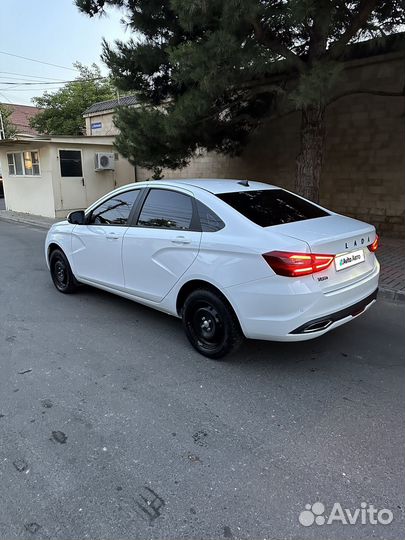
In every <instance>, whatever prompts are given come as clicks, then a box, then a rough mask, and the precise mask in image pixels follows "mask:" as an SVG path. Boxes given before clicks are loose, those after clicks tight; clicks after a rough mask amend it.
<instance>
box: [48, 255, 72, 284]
mask: <svg viewBox="0 0 405 540" xmlns="http://www.w3.org/2000/svg"><path fill="white" fill-rule="evenodd" d="M49 266H50V270H51V276H52V281H53V284H54V285H55V287H56V288H57V289H58V291H59V292H61V293H64V294H71V293H73V292H75V291H76V290H77V288H78V283H77V281H76V279H75V276H74V275H73V272H72V269H71V268H70V264H69V261H68V260H67V257H66V255H65V254H64V253H63V251H62V250H60V249H55V250H54V251H52V253H51V256H50V258H49Z"/></svg>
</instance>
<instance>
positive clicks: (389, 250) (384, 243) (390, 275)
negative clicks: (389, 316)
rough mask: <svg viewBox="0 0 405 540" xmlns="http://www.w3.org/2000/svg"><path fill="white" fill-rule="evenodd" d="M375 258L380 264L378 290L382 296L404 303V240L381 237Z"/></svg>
mask: <svg viewBox="0 0 405 540" xmlns="http://www.w3.org/2000/svg"><path fill="white" fill-rule="evenodd" d="M377 257H378V260H379V261H380V264H381V276H380V290H381V292H382V294H383V296H384V297H386V298H389V299H391V300H396V301H400V302H405V240H404V239H403V238H402V239H401V238H384V237H381V242H380V246H379V248H378V251H377Z"/></svg>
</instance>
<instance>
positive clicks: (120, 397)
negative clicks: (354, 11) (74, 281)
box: [0, 221, 405, 540]
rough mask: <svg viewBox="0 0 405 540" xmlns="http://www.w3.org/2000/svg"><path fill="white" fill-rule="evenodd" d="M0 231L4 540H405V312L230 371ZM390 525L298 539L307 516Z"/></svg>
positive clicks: (152, 318) (256, 350) (305, 533)
mask: <svg viewBox="0 0 405 540" xmlns="http://www.w3.org/2000/svg"><path fill="white" fill-rule="evenodd" d="M44 238H45V232H44V231H43V230H39V229H35V228H29V227H26V226H23V225H17V224H11V223H5V222H1V221H0V310H1V311H0V313H1V325H0V362H1V372H0V373H1V376H0V538H4V539H6V538H7V539H8V540H9V539H14V538H52V539H53V538H58V539H59V538H60V539H73V538H74V539H76V538H77V539H84V538H91V539H101V538H102V539H115V538H117V539H118V538H120V539H121V538H122V539H124V538H125V539H130V538H137V539H146V538H170V539H176V538H193V539H194V538H204V539H205V538H206V539H213V538H249V539H259V538H260V539H262V538H267V539H271V538H280V539H290V538H304V539H305V538H319V539H321V538H322V539H323V540H324V539H328V538H333V539H342V540H343V539H345V540H348V539H351V538H358V539H360V538H361V539H364V538H387V539H388V538H390V539H391V538H392V539H395V540H398V539H400V538H404V520H403V511H404V510H403V509H404V486H405V482H404V480H405V478H404V456H403V453H404V412H405V407H404V389H405V385H404V308H403V307H401V306H398V305H395V304H389V303H384V302H383V301H379V302H378V304H377V305H376V306H374V308H373V309H371V310H369V311H368V312H367V313H366V314H365V315H364V316H363V317H361V318H359V319H357V320H356V321H354V322H353V323H351V324H348V325H345V326H344V327H341V328H339V329H337V330H335V331H334V332H332V333H330V334H329V335H327V336H324V337H322V338H320V339H318V340H316V341H312V342H304V343H301V344H299V343H296V344H274V343H273V344H272V343H265V342H247V343H246V344H245V345H244V346H243V347H242V349H241V350H240V351H239V352H238V353H237V354H236V355H235V356H234V357H232V358H231V359H230V360H229V361H227V362H215V361H209V360H207V359H205V358H203V357H202V356H199V355H198V354H197V353H195V352H194V351H193V350H192V349H191V347H190V346H189V345H188V343H187V341H186V339H185V337H184V335H183V331H182V328H181V324H180V321H178V320H176V319H174V318H171V317H168V316H166V315H163V314H160V313H158V312H156V311H153V310H150V309H147V308H145V307H142V306H139V305H137V304H134V303H132V302H130V301H127V300H124V299H121V298H118V297H115V296H112V295H109V294H106V293H103V292H100V291H97V290H96V289H91V288H83V289H82V290H81V291H80V292H79V293H78V294H75V295H71V296H66V295H61V294H60V293H58V292H57V291H56V289H54V287H53V285H52V283H51V280H50V277H49V275H48V271H47V269H46V267H45V261H44V257H43V242H44ZM316 501H319V502H322V503H323V504H324V505H325V507H326V511H325V515H330V510H331V508H332V505H333V504H334V503H335V502H339V503H341V505H342V507H344V508H349V509H351V510H352V511H354V510H355V509H356V508H360V505H361V503H362V502H366V503H367V504H373V505H374V506H375V507H377V508H378V509H382V508H387V509H390V510H391V511H392V512H393V516H394V519H393V521H392V523H391V524H389V525H381V524H377V525H370V524H364V525H362V524H360V523H357V524H356V525H350V524H347V525H344V524H342V523H339V522H338V523H336V522H335V523H333V524H329V525H328V524H324V525H316V524H313V525H312V526H309V527H304V526H303V525H301V524H300V522H299V520H298V516H299V514H300V513H301V511H303V510H304V509H305V505H306V504H308V503H314V502H316Z"/></svg>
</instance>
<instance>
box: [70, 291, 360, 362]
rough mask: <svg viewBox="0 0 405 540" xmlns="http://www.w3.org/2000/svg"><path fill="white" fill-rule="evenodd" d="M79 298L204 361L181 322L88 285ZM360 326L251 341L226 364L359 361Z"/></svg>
mask: <svg viewBox="0 0 405 540" xmlns="http://www.w3.org/2000/svg"><path fill="white" fill-rule="evenodd" d="M79 295H81V296H82V298H83V300H85V301H89V300H91V301H93V300H94V301H96V302H102V303H103V304H105V303H108V304H110V311H109V312H110V315H111V316H113V314H114V313H115V316H116V317H117V319H121V318H122V317H124V318H125V320H126V321H128V320H131V319H132V320H134V321H137V322H139V323H140V325H141V326H140V328H143V327H145V326H150V327H151V328H152V330H153V332H156V335H157V336H160V337H162V336H163V337H164V336H168V338H169V339H170V340H171V342H172V343H173V342H174V343H175V344H176V345H177V346H179V352H181V351H184V352H187V353H191V354H192V356H193V357H195V358H196V360H197V361H198V360H201V359H202V357H201V355H200V354H198V353H197V352H194V350H193V349H192V347H191V345H189V343H188V341H187V339H186V337H185V336H184V332H183V329H182V324H181V321H180V319H177V318H175V317H172V316H170V315H167V314H165V313H162V312H160V311H158V310H155V309H152V308H149V307H147V306H144V305H142V304H139V303H136V302H133V301H131V300H128V299H126V298H123V297H120V296H115V295H113V294H110V293H108V292H105V291H103V290H101V289H96V288H94V287H87V286H84V287H83V288H82V289H81V291H80V292H79ZM366 316H367V315H366ZM117 323H119V320H117ZM357 324H358V322H357V321H354V322H353V323H351V325H348V326H346V325H345V326H343V327H340V328H337V329H335V330H333V331H331V332H330V333H327V334H325V335H324V336H321V337H318V338H316V339H313V340H308V341H301V342H291V343H289V342H274V341H262V340H250V339H249V340H246V341H245V342H244V343H243V344H242V346H241V347H240V349H238V350H237V351H236V352H235V353H234V354H233V355H230V356H229V357H227V358H225V359H224V362H225V363H226V364H227V365H228V366H229V365H232V366H239V367H241V366H246V367H247V366H249V369H250V368H252V367H254V368H258V367H260V366H269V364H270V365H271V367H272V368H277V369H281V370H286V369H287V370H289V371H293V372H300V371H302V370H305V371H307V370H308V369H313V371H314V372H315V371H317V370H318V369H319V367H320V366H321V365H322V364H326V363H327V360H328V359H330V358H331V357H334V358H336V359H339V358H340V360H345V359H346V358H348V357H351V358H352V359H354V360H356V359H357V360H359V359H361V358H362V357H361V356H360V355H359V354H357V353H358V351H356V342H355V341H353V342H352V339H351V338H350V336H351V334H352V333H353V332H350V329H351V330H352V331H354V328H353V325H357ZM135 331H136V330H135ZM352 345H353V350H352ZM207 362H211V363H218V362H216V361H214V360H207Z"/></svg>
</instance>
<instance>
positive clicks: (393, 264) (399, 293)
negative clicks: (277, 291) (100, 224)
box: [0, 210, 405, 302]
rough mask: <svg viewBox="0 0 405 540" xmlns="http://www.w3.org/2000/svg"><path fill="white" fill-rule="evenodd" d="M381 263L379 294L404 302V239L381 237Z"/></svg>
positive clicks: (0, 214) (34, 222) (28, 217)
mask: <svg viewBox="0 0 405 540" xmlns="http://www.w3.org/2000/svg"><path fill="white" fill-rule="evenodd" d="M0 220H4V221H15V222H18V223H25V224H26V225H31V226H34V227H41V228H44V229H49V227H50V226H51V225H52V224H53V223H56V222H58V221H62V219H61V218H58V219H52V218H46V217H42V216H34V215H32V214H21V213H19V212H11V211H8V210H0ZM377 256H378V260H379V261H380V263H381V277H380V295H381V296H383V297H384V298H387V299H389V300H393V301H396V302H405V240H404V239H400V238H389V237H382V238H381V241H380V247H379V248H378V252H377Z"/></svg>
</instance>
